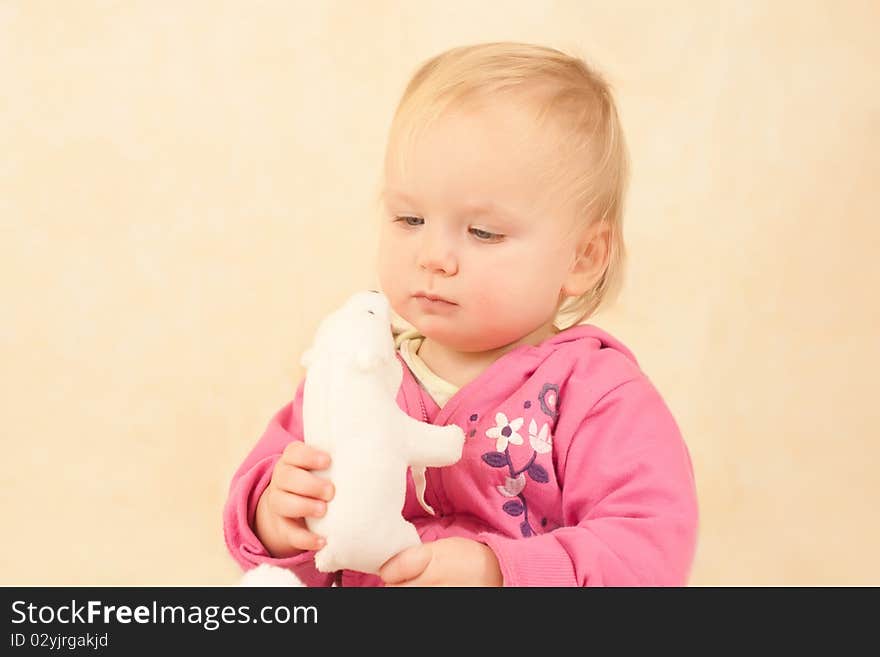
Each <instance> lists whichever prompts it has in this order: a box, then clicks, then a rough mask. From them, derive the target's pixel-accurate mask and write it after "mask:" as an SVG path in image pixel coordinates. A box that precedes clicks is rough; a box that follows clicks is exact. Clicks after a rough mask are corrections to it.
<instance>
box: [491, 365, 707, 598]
mask: <svg viewBox="0 0 880 657" xmlns="http://www.w3.org/2000/svg"><path fill="white" fill-rule="evenodd" d="M581 417H582V418H583V420H582V421H581V422H580V423H579V424H578V426H576V427H572V430H573V433H572V434H571V435H572V438H571V440H570V441H569V442H568V443H567V444H566V445H556V446H554V447H557V448H559V449H560V452H559V453H558V454H557V464H556V467H557V475H558V477H559V481H560V486H561V487H562V513H563V523H562V526H561V527H559V528H558V529H555V530H553V531H551V532H548V533H546V534H542V535H539V536H534V537H531V538H527V539H513V538H508V537H505V536H499V535H497V534H491V533H484V534H481V535H480V537H479V540H481V541H482V542H484V543H485V544H486V545H488V546H489V547H490V548H492V550H493V551H494V552H495V554H496V556H497V557H498V561H499V564H500V566H501V571H502V575H503V577H504V584H505V586H685V585H686V584H687V581H688V577H689V575H690V568H691V564H692V561H693V557H694V552H695V549H696V536H697V516H698V511H697V496H696V488H695V483H694V476H693V469H692V465H691V460H690V455H689V454H688V451H687V447H686V445H685V443H684V441H683V439H682V437H681V433H680V432H679V429H678V426H677V425H676V423H675V420H674V419H673V417H672V415H671V413H670V412H669V410H668V408H667V407H666V404H665V403H664V402H663V400H662V398H661V397H660V394H659V393H658V392H657V391H656V390H655V389H654V387H653V386H652V384H651V383H650V381H649V380H648V379H647V378H644V377H642V378H638V379H635V380H630V381H627V382H625V383H623V384H620V385H618V386H617V387H616V388H614V389H612V390H611V391H610V392H608V393H606V394H605V395H604V396H603V397H602V398H601V399H599V400H598V401H597V402H596V403H595V404H594V405H593V406H592V409H591V410H590V411H589V413H588V414H587V415H586V417H584V416H583V415H581ZM562 424H563V423H562V421H561V419H560V423H559V425H558V426H557V433H558V434H560V435H564V432H563V431H561V429H562V426H561V425H562Z"/></svg>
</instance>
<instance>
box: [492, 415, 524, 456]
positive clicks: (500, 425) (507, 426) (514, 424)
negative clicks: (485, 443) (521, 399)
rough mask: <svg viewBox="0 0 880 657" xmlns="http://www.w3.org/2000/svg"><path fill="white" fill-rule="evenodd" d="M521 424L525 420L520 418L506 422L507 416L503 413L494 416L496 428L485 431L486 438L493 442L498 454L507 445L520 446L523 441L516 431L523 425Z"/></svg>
mask: <svg viewBox="0 0 880 657" xmlns="http://www.w3.org/2000/svg"><path fill="white" fill-rule="evenodd" d="M523 422H525V420H523V419H522V418H521V417H518V418H516V419H515V420H511V421H510V422H508V421H507V416H506V415H505V414H504V413H498V414H497V415H496V416H495V424H496V426H494V427H492V428H490V429H486V437H487V438H492V439H494V440H495V449H496V450H498V451H499V452H503V451H504V450H505V449H507V443H513V444H514V445H522V443H523V439H522V436H520V435H519V434H518V433H517V429H519V428H520V427H521V426H522V425H523Z"/></svg>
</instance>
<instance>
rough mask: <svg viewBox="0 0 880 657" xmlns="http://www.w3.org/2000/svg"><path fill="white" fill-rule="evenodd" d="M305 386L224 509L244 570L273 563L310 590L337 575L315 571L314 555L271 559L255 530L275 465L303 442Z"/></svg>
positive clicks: (236, 480)
mask: <svg viewBox="0 0 880 657" xmlns="http://www.w3.org/2000/svg"><path fill="white" fill-rule="evenodd" d="M304 383H305V382H304V381H303V382H302V383H300V385H299V388H298V389H297V392H296V396H295V397H294V400H293V401H292V402H290V403H289V404H287V405H286V406H285V407H284V408H282V409H281V410H280V411H279V412H278V413H277V414H276V415H275V417H273V418H272V421H271V422H270V423H269V426H268V427H267V428H266V431H265V432H264V433H263V436H262V437H261V438H260V440H259V441H258V442H257V444H256V446H255V447H254V448H253V449H252V450H251V452H250V454H248V456H247V458H246V459H245V460H244V463H242V464H241V466H239V468H238V470H236V471H235V474H234V475H233V476H232V483H231V484H230V486H229V496H228V498H227V500H226V505H225V507H224V509H223V534H224V536H225V538H226V547H227V548H228V549H229V552H230V554H231V555H232V557H233V558H234V559H235V560H236V561H237V562H238V564H239V565H240V566H241V567H242V568H243V569H244V570H249V569H251V568H253V567H255V566H257V565H259V564H261V563H269V564H272V565H275V566H280V567H282V568H288V569H289V570H291V571H292V572H293V573H294V574H295V575H296V576H297V577H298V578H299V579H300V581H302V582H303V583H304V584H306V585H307V586H330V584H331V582H332V579H333V574H332V573H321V572H319V571H318V570H317V569H316V568H315V560H314V557H315V553H314V552H313V551H308V552H302V553H301V554H298V555H296V556H294V557H288V558H286V559H276V558H274V557H272V556H270V555H269V552H268V550H266V548H265V546H263V544H262V543H261V542H260V539H258V538H257V536H256V534H254V530H253V526H254V516H255V514H256V510H257V502H259V500H260V496H261V495H262V494H263V491H264V490H266V487H267V486H268V485H269V481H270V480H271V478H272V470H273V469H274V467H275V463H276V462H277V461H278V459H279V458H280V456H281V453H282V452H283V451H284V448H285V447H286V446H287V445H288V443H290V442H291V441H292V440H302V439H303V432H302V401H303V387H304Z"/></svg>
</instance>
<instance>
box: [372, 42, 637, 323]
mask: <svg viewBox="0 0 880 657" xmlns="http://www.w3.org/2000/svg"><path fill="white" fill-rule="evenodd" d="M502 97H503V98H514V99H523V100H525V101H526V103H525V106H526V107H532V108H534V109H535V120H536V126H537V127H539V128H543V129H544V131H545V134H547V135H548V136H555V137H556V139H557V142H556V144H555V145H554V146H555V150H554V152H560V154H561V156H560V158H559V160H560V162H559V165H558V166H557V167H555V168H554V170H553V171H548V172H547V174H548V175H547V177H546V180H547V182H548V185H552V186H553V188H554V189H552V190H551V191H555V192H558V193H560V194H564V195H565V196H564V197H563V198H564V199H565V201H566V202H567V203H570V204H572V207H573V208H574V209H575V213H576V216H577V217H578V218H579V222H578V224H577V225H576V226H575V230H577V232H578V233H581V230H585V229H587V228H588V227H591V226H593V225H595V224H596V223H600V224H601V223H605V224H607V228H608V240H609V242H608V246H609V249H608V254H607V265H606V267H605V271H604V272H603V273H602V275H601V276H600V278H599V279H598V282H597V283H596V284H595V285H594V286H593V288H592V289H590V290H589V291H587V292H586V293H585V294H583V295H581V296H580V297H569V298H567V299H565V300H564V301H563V302H562V303H561V304H560V306H559V308H558V309H557V315H556V320H555V322H554V323H555V325H556V326H557V328H559V329H564V328H568V327H570V326H573V325H575V324H577V323H579V322H582V321H584V320H586V318H587V317H589V316H590V315H592V314H593V313H595V311H596V310H597V309H598V307H599V305H600V304H601V303H603V302H607V301H608V300H609V299H611V298H613V297H614V296H615V295H616V293H617V292H618V291H619V289H620V287H621V284H622V278H623V264H624V255H625V249H624V243H623V201H624V196H625V192H626V186H627V182H628V178H629V165H628V157H627V151H626V144H625V142H624V138H623V132H622V130H621V126H620V119H619V118H618V114H617V108H616V106H615V103H614V99H613V98H612V95H611V90H610V87H609V85H608V83H607V82H606V81H605V80H604V79H603V78H602V76H601V75H600V74H599V73H598V72H596V71H595V70H593V69H592V68H590V67H589V66H588V65H587V64H586V63H585V62H584V61H583V60H582V59H580V58H577V57H574V56H571V55H567V54H565V53H563V52H560V51H559V50H555V49H552V48H547V47H543V46H536V45H531V44H525V43H511V42H499V43H485V44H477V45H471V46H464V47H459V48H453V49H451V50H447V51H445V52H443V53H440V54H439V55H437V56H435V57H432V58H431V59H429V60H428V61H426V62H425V63H424V64H422V65H421V67H420V68H419V69H418V70H417V71H416V72H415V74H414V75H413V77H412V78H411V80H410V81H409V84H408V85H407V87H406V89H405V91H404V93H403V95H402V97H401V99H400V102H399V103H398V106H397V110H396V111H395V114H394V118H393V119H392V122H391V129H390V135H389V144H390V143H392V138H393V137H395V136H396V137H397V138H398V139H397V143H400V144H411V143H412V141H413V140H414V139H416V137H417V134H418V133H419V132H420V131H421V130H424V129H425V128H426V127H427V126H428V125H430V123H431V122H432V121H434V120H435V119H436V118H437V117H439V116H441V115H442V114H443V113H444V112H445V111H446V110H447V109H449V108H450V107H454V106H457V105H463V104H466V103H475V104H479V103H480V102H494V101H496V100H498V99H499V98H502ZM548 128H549V129H548ZM407 150H408V149H407V148H405V147H404V148H402V149H401V152H399V153H395V155H396V156H397V160H398V161H399V162H400V163H401V167H405V153H406V151H407ZM550 181H553V182H550Z"/></svg>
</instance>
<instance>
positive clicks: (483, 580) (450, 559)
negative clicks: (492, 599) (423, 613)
mask: <svg viewBox="0 0 880 657" xmlns="http://www.w3.org/2000/svg"><path fill="white" fill-rule="evenodd" d="M379 577H381V578H382V580H383V581H384V582H385V585H386V586H501V585H502V584H503V583H504V580H503V578H502V576H501V568H500V567H499V566H498V559H497V558H496V557H495V553H494V552H493V551H492V549H491V548H489V547H488V546H486V545H484V544H483V543H478V542H477V541H472V540H470V539H467V538H458V537H455V538H441V539H440V540H439V541H434V542H432V543H423V544H421V545H416V546H413V547H411V548H407V549H406V550H403V551H402V552H400V553H398V554H396V555H395V556H393V557H391V558H390V559H389V560H388V561H386V562H385V564H384V565H383V566H382V568H381V569H380V571H379Z"/></svg>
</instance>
